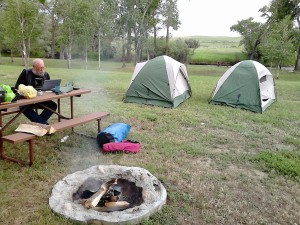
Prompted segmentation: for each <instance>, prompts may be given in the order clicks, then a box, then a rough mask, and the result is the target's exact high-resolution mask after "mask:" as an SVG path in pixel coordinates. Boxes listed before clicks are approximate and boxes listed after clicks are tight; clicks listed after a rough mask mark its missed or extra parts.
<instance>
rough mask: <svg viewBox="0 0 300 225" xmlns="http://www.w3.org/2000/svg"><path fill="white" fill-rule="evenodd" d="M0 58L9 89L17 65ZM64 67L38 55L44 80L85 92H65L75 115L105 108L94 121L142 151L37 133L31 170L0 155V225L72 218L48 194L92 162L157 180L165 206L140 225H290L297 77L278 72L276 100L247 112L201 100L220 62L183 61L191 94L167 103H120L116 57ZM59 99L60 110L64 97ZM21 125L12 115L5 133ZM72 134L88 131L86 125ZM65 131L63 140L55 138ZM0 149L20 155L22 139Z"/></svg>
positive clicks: (298, 166) (295, 183)
mask: <svg viewBox="0 0 300 225" xmlns="http://www.w3.org/2000/svg"><path fill="white" fill-rule="evenodd" d="M6 60H7V61H6ZM3 61H4V64H2V65H0V79H1V83H5V84H8V85H14V83H15V80H16V79H17V77H18V75H19V74H20V72H21V70H22V69H23V67H22V66H21V62H20V61H18V59H16V61H15V63H13V64H10V63H9V62H8V59H4V60H3ZM72 65H73V66H74V68H76V69H66V68H64V67H65V66H66V62H65V61H58V60H46V66H47V71H48V72H49V73H50V75H51V78H62V84H64V83H65V82H67V81H73V82H74V83H75V84H76V85H77V86H80V87H81V88H88V89H90V90H91V91H92V93H91V94H88V95H83V96H82V97H80V98H75V104H74V107H75V109H76V115H83V114H85V113H87V112H93V111H107V112H109V113H110V116H109V117H108V118H107V119H105V120H104V121H103V123H102V125H103V127H105V126H108V125H109V124H112V123H115V122H123V123H127V124H129V125H131V126H132V128H131V131H130V133H129V135H128V137H127V138H128V139H131V140H137V141H139V142H140V143H141V144H142V148H141V150H140V152H139V153H137V154H122V153H119V154H102V153H101V149H100V148H99V147H98V146H97V143H96V140H95V139H92V138H87V137H84V136H81V135H76V134H72V133H71V131H65V132H63V133H60V132H59V133H56V134H54V135H51V136H45V137H42V138H38V139H37V140H36V141H35V162H34V165H33V166H32V167H31V168H30V167H21V166H19V165H17V164H15V163H12V162H7V161H3V160H0V168H1V169H0V177H1V183H0V195H1V199H0V224H5V225H6V224H7V225H11V224H80V223H77V222H74V221H71V220H69V219H67V218H64V217H62V216H60V215H57V214H55V213H53V212H52V211H51V209H50V207H49V205H48V198H49V196H50V194H51V190H52V187H53V186H54V184H55V183H56V182H57V181H59V180H60V179H62V178H63V177H64V176H66V175H67V174H69V173H73V172H75V171H78V170H83V169H86V168H89V167H91V166H94V165H99V164H116V165H124V166H138V167H142V168H145V169H147V170H149V171H150V172H151V173H152V174H153V175H154V176H156V177H157V178H158V179H160V180H161V182H162V183H163V184H164V186H165V187H166V189H167V194H168V198H167V203H166V205H165V206H164V207H163V209H162V211H161V212H159V213H156V214H154V215H153V216H151V217H150V219H149V220H147V221H144V222H143V223H142V224H145V225H146V224H147V225H150V224H153V225H154V224H157V225H159V224H161V225H174V224H195V225H196V224H197V225H198V224H253V225H254V224H293V225H295V224H299V221H300V152H299V148H300V141H299V139H300V131H299V126H300V116H299V112H300V74H299V73H290V72H287V71H281V74H280V77H279V79H278V80H275V83H276V88H277V98H278V101H277V102H275V103H274V104H273V105H271V106H270V107H269V108H268V109H267V110H266V111H265V112H264V114H256V113H253V112H250V111H246V110H241V109H234V108H231V107H225V106H216V105H210V104H208V100H209V97H210V95H211V92H212V90H213V88H214V86H215V84H216V82H217V80H218V79H219V78H220V77H221V75H222V74H223V73H224V72H225V71H226V70H227V69H228V67H217V66H196V65H188V66H187V69H188V72H189V75H190V84H191V87H192V91H193V94H192V97H191V98H190V99H188V100H187V101H185V102H184V103H183V104H181V105H180V106H179V107H177V108H175V109H167V108H160V107H153V106H146V105H137V104H130V103H123V102H122V98H123V96H124V93H125V91H126V89H127V87H128V85H129V81H130V78H131V75H132V72H133V69H134V66H133V65H132V64H127V67H126V68H124V69H122V68H121V66H122V65H121V63H112V62H103V63H102V64H101V68H102V69H101V70H100V71H99V70H97V63H96V62H94V63H89V64H88V66H85V65H83V64H82V63H80V62H79V61H76V62H73V64H72ZM86 67H87V69H85V68H86ZM272 72H273V74H275V71H273V70H272ZM63 103H64V107H63V111H64V112H66V113H67V112H68V109H69V108H68V107H67V106H68V102H65V101H63ZM54 120H55V117H53V118H52V121H54ZM5 121H7V118H4V122H5ZM25 121H27V120H26V118H25V117H24V116H21V118H20V119H18V120H17V121H16V122H15V123H13V124H12V126H11V128H10V131H12V130H14V129H15V128H16V127H17V125H18V124H20V123H21V122H25ZM76 130H77V131H79V132H80V133H85V134H88V135H90V136H93V137H96V136H97V126H96V123H91V124H87V125H85V126H81V127H77V128H76ZM65 135H69V138H68V139H67V141H66V142H63V143H62V142H60V139H61V138H62V137H64V136H65ZM4 147H5V149H6V151H7V152H8V153H9V154H14V155H17V156H18V157H21V158H24V159H26V157H27V156H28V150H27V145H26V144H25V145H9V144H7V143H5V145H4Z"/></svg>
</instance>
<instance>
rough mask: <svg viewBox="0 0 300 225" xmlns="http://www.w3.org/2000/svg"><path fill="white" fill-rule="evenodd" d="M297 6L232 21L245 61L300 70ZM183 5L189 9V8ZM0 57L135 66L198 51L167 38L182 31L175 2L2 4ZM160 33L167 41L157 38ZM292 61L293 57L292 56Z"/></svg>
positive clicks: (281, 0) (277, 0)
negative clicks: (262, 20)
mask: <svg viewBox="0 0 300 225" xmlns="http://www.w3.org/2000/svg"><path fill="white" fill-rule="evenodd" d="M299 1H300V0H271V1H270V3H269V5H267V6H264V7H263V8H262V9H260V12H261V16H262V17H264V18H266V19H267V20H266V22H265V23H259V22H255V21H254V20H253V18H248V19H245V20H242V21H238V22H237V24H234V25H232V27H231V28H230V29H231V30H232V31H236V32H238V33H239V34H240V35H241V36H242V41H241V44H242V45H243V46H244V49H245V51H246V53H247V55H248V57H249V59H254V60H258V61H261V62H264V63H269V64H271V65H274V66H276V67H277V68H280V67H281V66H282V65H285V63H286V62H287V61H290V60H291V58H296V60H295V70H297V71H300V19H299V15H300V6H299V5H300V3H299ZM187 4H188V2H187ZM0 22H1V26H0V50H1V51H0V52H2V54H10V55H11V56H14V55H18V56H20V55H21V56H22V58H23V62H24V65H26V66H28V60H29V58H30V56H32V57H37V56H38V57H49V58H60V59H67V62H68V68H70V67H71V59H72V58H74V57H76V58H79V57H80V58H81V59H82V60H83V61H85V62H87V60H88V59H97V60H98V62H99V68H100V66H101V64H100V63H101V60H103V59H118V60H120V61H122V62H123V65H124V66H125V63H126V62H132V61H133V62H140V61H143V60H145V59H150V58H153V57H155V56H157V55H162V54H166V55H169V56H171V57H173V58H175V59H177V60H178V61H181V62H186V60H187V58H188V56H189V55H190V54H192V53H193V51H191V49H196V48H197V47H199V42H197V41H195V40H192V39H189V40H185V41H183V40H182V39H174V40H173V39H171V38H170V30H171V29H173V30H177V29H178V28H179V27H180V19H179V12H178V8H177V0H89V1H86V0H0ZM161 30H164V32H165V36H158V32H159V31H161ZM295 56H296V57H295Z"/></svg>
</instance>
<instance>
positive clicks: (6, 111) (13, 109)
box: [0, 89, 108, 165]
mask: <svg viewBox="0 0 300 225" xmlns="http://www.w3.org/2000/svg"><path fill="white" fill-rule="evenodd" d="M90 92H91V91H90V90H87V89H79V90H73V91H70V92H68V93H61V94H56V93H54V92H43V95H39V96H36V97H34V98H31V99H20V100H18V101H16V102H12V103H4V104H0V157H1V158H2V159H8V160H11V161H14V162H17V163H21V164H24V161H21V160H17V159H15V158H11V157H8V156H6V155H5V154H4V147H3V142H4V141H8V142H10V143H20V142H24V141H29V144H30V146H29V149H30V155H31V156H30V163H29V165H31V164H32V161H33V145H32V142H31V141H32V140H33V138H34V135H32V134H26V133H19V134H20V135H18V134H10V135H7V136H4V132H5V130H6V129H7V128H8V127H9V126H10V124H12V123H13V122H14V121H15V120H16V119H17V118H18V117H19V116H20V115H21V114H22V112H23V111H24V110H25V109H26V108H25V109H24V110H22V111H21V110H20V109H19V107H20V106H29V105H32V104H35V105H36V106H41V108H47V107H45V106H43V102H45V101H50V100H54V101H55V100H56V101H57V112H56V111H53V110H51V109H49V108H48V109H49V110H51V111H53V112H54V113H55V114H57V116H58V122H57V123H55V126H57V127H58V128H60V129H61V130H63V129H65V128H70V127H71V128H73V127H75V126H76V125H82V124H83V123H85V122H90V121H92V120H97V121H98V130H100V120H101V118H102V117H105V116H106V115H108V113H103V112H102V113H100V112H96V113H90V114H89V115H85V116H82V117H80V118H74V106H73V101H74V100H73V98H74V97H80V96H81V95H82V94H87V93H90ZM68 97H69V98H70V116H69V117H66V116H63V115H62V114H61V101H60V100H61V99H62V98H68ZM10 114H15V115H14V116H13V117H12V118H10V119H9V120H8V121H7V122H6V124H3V117H4V116H6V115H10ZM61 119H66V120H63V121H62V122H60V120H61ZM13 136H14V137H13Z"/></svg>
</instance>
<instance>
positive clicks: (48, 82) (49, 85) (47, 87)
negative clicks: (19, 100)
mask: <svg viewBox="0 0 300 225" xmlns="http://www.w3.org/2000/svg"><path fill="white" fill-rule="evenodd" d="M60 83H61V79H56V80H45V81H44V84H43V87H42V91H50V90H51V89H52V88H54V87H55V86H60Z"/></svg>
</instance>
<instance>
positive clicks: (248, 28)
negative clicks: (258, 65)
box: [230, 0, 300, 76]
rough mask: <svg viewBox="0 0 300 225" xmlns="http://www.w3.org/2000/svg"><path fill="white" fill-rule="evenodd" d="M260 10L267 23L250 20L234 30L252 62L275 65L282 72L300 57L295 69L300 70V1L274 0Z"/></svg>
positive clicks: (240, 22) (234, 26) (232, 28)
mask: <svg viewBox="0 0 300 225" xmlns="http://www.w3.org/2000/svg"><path fill="white" fill-rule="evenodd" d="M259 11H260V12H261V16H262V17H263V18H265V19H266V22H265V23H259V22H255V21H254V20H253V18H251V17H250V18H248V19H244V20H241V21H238V23H237V24H235V25H233V26H231V28H230V29H231V30H232V31H236V32H238V33H239V34H240V35H241V36H242V41H241V44H243V45H244V48H245V51H246V53H247V55H248V57H249V59H258V60H260V61H264V62H267V63H270V64H273V66H275V67H277V68H278V70H277V71H279V69H280V68H281V66H282V65H285V64H286V62H288V61H290V60H291V59H294V58H296V60H295V64H294V70H295V71H300V0H271V1H270V3H269V5H266V6H264V7H262V8H261V9H260V10H259ZM277 76H278V75H277Z"/></svg>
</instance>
